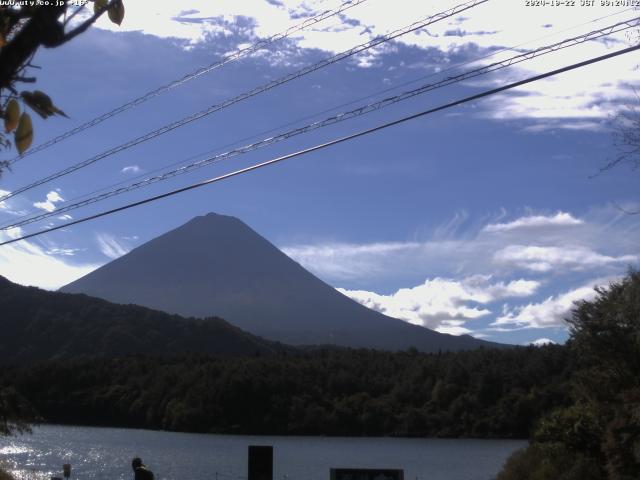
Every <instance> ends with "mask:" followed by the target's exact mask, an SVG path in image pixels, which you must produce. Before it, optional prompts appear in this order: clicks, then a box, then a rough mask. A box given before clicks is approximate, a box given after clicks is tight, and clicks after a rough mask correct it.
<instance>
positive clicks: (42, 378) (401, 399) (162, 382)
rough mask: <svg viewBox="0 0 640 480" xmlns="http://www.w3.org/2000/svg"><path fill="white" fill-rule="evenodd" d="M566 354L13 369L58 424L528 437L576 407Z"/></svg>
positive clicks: (99, 362) (332, 356)
mask: <svg viewBox="0 0 640 480" xmlns="http://www.w3.org/2000/svg"><path fill="white" fill-rule="evenodd" d="M571 370H572V362H571V359H570V356H569V355H568V352H567V350H566V349H565V348H563V347H559V346H547V347H530V348H520V349H506V350H504V349H501V350H483V349H480V350H475V351H469V352H465V353H456V354H440V355H438V354H420V353H418V352H416V351H407V352H398V353H390V352H379V351H373V350H342V349H326V350H317V351H312V352H307V353H296V354H279V355H261V356H254V357H211V356H187V357H181V358H149V357H129V358H119V359H95V360H91V361H65V362H55V363H44V364H39V365H32V366H22V367H14V368H8V369H4V370H3V372H2V373H1V374H0V382H2V383H5V384H10V385H13V386H14V387H15V388H16V389H17V390H18V391H20V392H21V393H22V394H23V395H24V396H25V397H26V398H28V399H29V400H30V401H31V403H32V405H33V406H34V407H35V409H36V410H37V411H38V412H39V414H40V415H41V416H42V417H43V418H44V419H46V420H47V421H50V422H62V423H75V424H78V423H81V424H91V425H118V426H129V427H146V428H154V429H168V430H181V431H194V432H225V433H260V434H309V435H401V436H447V437H458V436H465V437H500V438H505V437H509V438H525V437H528V435H529V433H530V432H531V429H532V427H533V425H534V422H535V419H537V418H539V417H540V416H541V415H542V414H544V413H546V412H549V411H550V410H551V409H553V408H556V407H558V406H562V405H566V404H567V401H568V388H567V385H568V378H569V376H570V374H571Z"/></svg>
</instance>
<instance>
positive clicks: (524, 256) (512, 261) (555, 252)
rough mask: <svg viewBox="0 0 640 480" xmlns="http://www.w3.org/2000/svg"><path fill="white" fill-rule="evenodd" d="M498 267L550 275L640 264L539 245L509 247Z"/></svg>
mask: <svg viewBox="0 0 640 480" xmlns="http://www.w3.org/2000/svg"><path fill="white" fill-rule="evenodd" d="M493 258H494V260H495V261H496V262H497V263H502V264H509V265H512V266H515V267H518V268H523V269H525V270H531V271H534V272H549V271H551V270H554V269H557V268H562V269H569V270H589V269H593V268H597V267H602V266H607V265H611V264H618V265H628V264H630V263H633V262H637V261H638V258H639V257H638V256H637V255H621V256H618V257H613V256H609V255H602V254H600V253H597V252H595V251H593V250H591V249H590V248H586V247H581V246H558V247H542V246H537V245H509V246H508V247H505V248H503V249H501V250H499V251H498V252H496V253H495V255H494V257H493Z"/></svg>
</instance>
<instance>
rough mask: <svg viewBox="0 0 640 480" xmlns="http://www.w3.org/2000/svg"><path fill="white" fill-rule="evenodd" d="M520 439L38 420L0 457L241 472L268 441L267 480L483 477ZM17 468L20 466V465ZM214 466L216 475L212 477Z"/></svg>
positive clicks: (80, 474) (85, 472)
mask: <svg viewBox="0 0 640 480" xmlns="http://www.w3.org/2000/svg"><path fill="white" fill-rule="evenodd" d="M525 443H526V442H524V441H520V440H450V439H407V438H330V437H269V436H261V437H256V436H239V435H238V436H236V435H201V434H185V433H173V432H158V431H150V430H132V429H117V428H93V427H64V426H41V427H37V428H35V429H34V432H33V435H25V436H21V437H9V438H3V439H2V444H0V461H4V462H7V463H9V465H18V466H19V468H21V469H26V470H27V471H29V470H31V471H35V472H37V473H38V474H39V475H38V478H42V479H48V478H49V477H50V476H51V475H54V474H58V475H60V474H61V468H62V464H63V463H71V464H72V466H73V472H72V473H73V476H72V478H77V479H80V480H84V479H105V480H106V479H109V480H113V479H129V478H131V477H132V473H131V470H130V467H129V465H130V461H131V458H132V457H134V456H141V457H142V458H143V460H144V461H145V463H147V464H148V465H149V467H150V468H151V469H152V470H153V471H154V473H155V474H156V479H157V480H177V479H202V480H204V479H216V478H218V479H219V480H225V479H231V478H235V479H244V478H246V475H247V446H248V445H273V447H274V479H287V480H303V479H304V480H327V479H328V478H329V469H330V468H331V467H387V468H403V469H404V471H405V479H407V480H415V479H416V478H417V479H418V480H423V479H429V480H489V479H491V478H494V477H495V475H496V474H497V473H498V471H499V470H500V468H501V467H502V465H503V463H504V462H505V460H506V458H507V457H508V456H509V454H510V453H512V452H513V451H515V450H516V449H518V448H521V447H523V446H524V445H525ZM23 471H24V470H23ZM216 473H217V476H216Z"/></svg>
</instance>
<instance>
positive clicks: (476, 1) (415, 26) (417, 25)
mask: <svg viewBox="0 0 640 480" xmlns="http://www.w3.org/2000/svg"><path fill="white" fill-rule="evenodd" d="M488 1H489V0H471V1H469V2H466V3H463V4H460V5H457V6H455V7H453V8H450V9H448V10H445V11H444V12H440V13H437V14H435V15H430V16H428V17H426V18H424V19H422V20H419V21H417V22H414V23H412V24H410V25H408V26H406V27H403V28H400V29H397V30H394V31H393V32H390V33H388V34H386V35H382V36H380V37H376V38H374V39H373V40H370V41H368V42H365V43H363V44H360V45H357V46H355V47H353V48H350V49H349V50H346V51H344V52H341V53H338V54H337V55H334V56H332V57H329V58H327V59H324V60H322V61H320V62H317V63H314V64H313V65H309V66H307V67H304V68H302V69H300V70H298V71H296V72H294V73H290V74H289V75H286V76H284V77H281V78H279V79H277V80H272V81H271V82H268V83H266V84H264V85H261V86H259V87H256V88H254V89H253V90H250V91H248V92H245V93H242V94H240V95H238V96H236V97H234V98H231V99H229V100H226V101H224V102H222V103H220V104H215V105H212V106H210V107H208V108H206V109H204V110H201V111H199V112H196V113H194V114H192V115H189V116H187V117H184V118H182V119H181V120H178V121H176V122H173V123H170V124H168V125H165V126H163V127H161V128H159V129H157V130H153V131H151V132H148V133H146V134H144V135H142V136H140V137H137V138H135V139H133V140H130V141H128V142H126V143H123V144H121V145H118V146H117V147H114V148H111V149H109V150H106V151H104V152H102V153H99V154H98V155H94V156H93V157H91V158H89V159H87V160H84V161H82V162H79V163H76V164H74V165H72V166H70V167H67V168H65V169H63V170H60V171H58V172H56V173H53V174H51V175H49V176H47V177H44V178H42V179H40V180H36V181H35V182H32V183H30V184H28V185H26V186H23V187H20V188H18V189H16V190H13V191H11V192H9V193H7V194H5V195H3V196H1V197H0V202H3V201H5V200H8V199H9V198H12V197H14V196H16V195H19V194H21V193H23V192H26V191H28V190H31V189H32V188H35V187H37V186H40V185H43V184H45V183H48V182H50V181H52V180H55V179H58V178H60V177H63V176H66V175H69V174H70V173H73V172H76V171H78V170H80V169H82V168H85V167H87V166H89V165H92V164H94V163H96V162H98V161H100V160H102V159H104V158H107V157H110V156H111V155H114V154H116V153H119V152H121V151H123V150H127V149H129V148H131V147H133V146H135V145H138V144H140V143H143V142H146V141H148V140H151V139H154V138H156V137H159V136H160V135H163V134H165V133H168V132H170V131H172V130H175V129H176V128H180V127H183V126H185V125H187V124H189V123H191V122H194V121H196V120H199V119H201V118H203V117H206V116H208V115H211V114H212V113H214V112H218V111H220V110H223V109H225V108H227V107H229V106H231V105H233V104H236V103H238V102H241V101H243V100H247V99H249V98H251V97H254V96H256V95H258V94H260V93H263V92H266V91H268V90H271V89H272V88H275V87H278V86H280V85H282V84H285V83H288V82H290V81H292V80H294V79H297V78H300V77H302V76H305V75H308V74H309V73H312V72H315V71H316V70H319V69H321V68H324V67H326V66H329V65H332V64H334V63H336V62H339V61H340V60H344V59H345V58H349V57H351V56H353V55H356V54H358V53H361V52H363V51H366V50H369V49H371V48H373V47H375V46H378V45H381V44H383V43H386V42H388V41H390V40H393V39H395V38H398V37H400V36H402V35H406V34H408V33H410V32H414V31H416V30H419V29H421V28H424V27H426V26H428V25H431V24H433V23H436V22H439V21H441V20H444V19H446V18H450V17H452V16H454V15H456V14H458V13H460V12H463V11H465V10H468V9H470V8H473V7H475V6H477V5H480V4H482V3H486V2H488Z"/></svg>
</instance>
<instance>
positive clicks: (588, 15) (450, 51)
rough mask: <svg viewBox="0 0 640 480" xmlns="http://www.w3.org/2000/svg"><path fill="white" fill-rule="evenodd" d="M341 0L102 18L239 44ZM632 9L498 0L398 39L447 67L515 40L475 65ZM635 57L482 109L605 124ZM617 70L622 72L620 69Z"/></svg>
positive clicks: (159, 9)
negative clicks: (436, 55) (436, 56)
mask: <svg viewBox="0 0 640 480" xmlns="http://www.w3.org/2000/svg"><path fill="white" fill-rule="evenodd" d="M340 3H341V1H340V0H328V1H319V0H305V1H302V2H301V1H300V0H285V1H283V2H282V3H281V4H280V3H275V2H266V1H264V0H243V1H242V2H238V1H236V0H218V1H216V2H211V1H209V0H192V1H191V2H190V3H189V10H188V11H184V5H183V4H181V3H179V2H130V4H128V5H127V15H126V17H125V21H124V22H123V24H122V26H120V27H118V26H115V25H113V24H112V23H110V22H109V21H108V19H107V18H101V19H100V20H99V21H98V22H97V27H98V28H103V29H108V30H112V31H117V32H122V31H137V32H143V33H146V34H150V35H155V36H158V37H162V38H177V39H179V40H181V41H183V42H184V43H185V45H186V46H194V45H196V44H198V43H201V42H204V41H207V40H208V39H210V38H211V37H214V38H216V39H219V38H223V37H227V38H229V40H230V41H236V42H237V47H238V48H242V47H243V46H246V45H248V44H251V43H253V42H255V41H256V40H257V39H258V38H262V39H264V38H268V37H270V36H272V35H274V34H275V33H277V32H281V31H284V30H285V29H287V28H289V27H290V26H292V25H293V24H296V23H299V22H301V21H302V16H303V15H304V16H311V15H315V14H318V13H320V12H322V11H325V10H328V9H333V8H336V7H337V6H338V5H340ZM458 4H459V1H458V0H447V1H444V2H439V3H438V4H433V3H429V2H416V1H415V0H397V1H395V2H394V3H393V6H391V5H390V4H389V3H388V2H366V3H364V4H362V5H358V6H356V7H354V8H351V9H349V10H348V11H346V12H344V13H343V15H341V16H340V17H339V18H336V17H334V18H330V19H327V20H325V21H323V22H321V23H319V24H317V25H313V26H310V27H309V28H307V29H306V30H305V31H302V32H298V33H296V34H295V35H294V36H293V37H294V38H293V40H294V41H295V46H296V47H298V48H300V49H320V50H324V51H327V52H329V53H337V52H341V51H345V50H347V49H349V48H351V47H353V46H354V45H357V44H361V43H364V42H366V41H368V40H370V39H372V38H374V37H376V36H379V35H383V34H385V33H388V32H390V31H392V30H395V29H397V28H399V27H402V26H405V25H408V24H411V23H413V22H415V21H416V20H417V19H419V18H424V17H426V16H428V15H432V14H435V13H438V12H442V11H445V10H447V9H449V8H451V7H453V6H455V5H458ZM612 13H613V14H612ZM105 17H106V16H105ZM632 17H634V15H633V12H627V11H622V10H620V11H618V12H612V10H611V8H610V7H608V6H604V5H598V4H596V5H594V6H592V7H589V8H578V7H576V8H561V9H559V10H557V11H556V10H554V11H553V15H551V16H550V11H549V9H548V8H535V7H527V6H526V5H525V3H524V2H522V1H513V0H492V1H491V2H487V3H485V4H482V5H479V6H477V7H474V8H473V9H471V10H468V11H466V12H463V13H461V14H459V15H457V16H455V17H453V18H450V19H446V20H443V21H441V22H438V23H436V24H434V25H431V26H429V27H428V28H427V29H423V30H421V31H418V32H415V33H411V34H408V35H405V36H403V37H401V38H398V39H397V40H395V41H394V45H402V46H409V47H417V48H420V49H424V50H429V51H431V52H433V51H437V52H438V53H439V54H440V55H441V56H442V57H443V58H442V62H441V63H443V65H444V66H445V67H446V66H449V64H450V63H451V57H452V56H453V55H456V54H460V53H461V52H465V51H466V50H468V51H470V52H477V53H474V55H475V56H476V57H477V58H480V57H483V56H485V55H486V54H487V53H488V52H489V51H497V50H498V49H499V48H502V47H508V48H504V49H502V50H500V51H499V52H498V53H497V54H496V55H495V56H494V57H491V58H487V59H484V60H477V61H476V62H475V66H478V65H483V64H487V63H490V62H494V61H497V60H504V59H506V58H509V57H511V56H513V55H514V54H515V53H517V52H520V51H523V50H533V49H536V48H539V47H540V46H543V45H546V44H552V43H554V42H557V41H559V40H562V39H565V38H568V37H572V36H576V35H579V34H582V33H585V32H589V31H592V30H596V29H598V28H603V27H605V26H609V25H611V24H613V23H615V22H618V21H621V20H626V19H628V18H632ZM305 18H306V17H305ZM513 18H518V19H519V21H518V22H517V24H516V23H514V22H513V21H511V19H513ZM550 19H551V23H552V24H550ZM625 42H626V38H625V32H619V33H616V34H614V35H612V36H610V37H608V39H607V41H606V42H605V41H590V42H585V43H583V44H580V45H577V46H573V47H572V48H568V49H564V50H559V51H555V52H554V53H553V54H550V55H545V56H540V57H538V58H536V59H533V60H529V61H527V62H524V63H522V64H520V65H517V66H513V67H511V68H509V69H507V70H504V71H501V72H500V73H497V74H495V75H493V76H490V77H486V79H485V77H481V78H482V79H483V80H482V81H480V82H478V81H476V82H475V83H474V84H473V85H475V86H483V85H487V84H490V85H496V84H502V83H504V82H505V81H506V80H508V79H511V80H514V79H522V78H524V77H525V76H528V75H532V74H536V73H540V72H543V71H548V70H550V69H553V68H557V67H558V66H564V65H567V64H571V63H575V62H576V61H580V60H584V59H587V58H590V57H594V56H598V55H602V54H604V53H609V52H611V51H612V50H613V49H616V48H621V47H622V46H626V43H625ZM277 47H279V48H273V49H271V50H269V51H267V50H262V51H260V52H258V53H257V55H256V56H261V57H263V58H269V59H270V60H271V61H272V63H274V64H286V63H287V62H292V61H294V62H295V59H294V60H292V55H291V54H288V55H285V56H284V57H283V56H282V51H283V49H286V47H283V44H282V43H280V44H278V45H277ZM389 48H391V49H393V46H392V47H384V48H380V49H378V50H377V51H372V52H369V53H367V54H363V55H361V56H358V57H356V58H355V59H353V61H352V62H351V63H352V64H355V65H358V66H360V67H363V68H368V67H372V66H376V65H381V62H380V58H381V54H382V53H383V52H385V51H389ZM465 49H466V50H465ZM292 51H293V50H292ZM422 63H423V64H424V65H423V66H422V67H420V68H427V69H428V70H429V73H432V72H433V69H434V67H433V65H430V64H429V63H428V62H422ZM636 63H637V62H636V59H635V57H634V56H633V55H625V56H622V57H618V58H616V59H611V60H608V61H605V62H602V63H599V64H594V65H590V66H589V67H587V68H584V69H580V70H577V71H574V72H567V73H564V74H563V75H561V76H557V77H553V78H550V79H546V80H543V81H538V82H535V84H531V85H524V86H521V87H519V88H518V89H516V90H514V91H513V94H503V95H500V96H499V97H495V98H489V99H487V100H485V101H484V102H483V103H482V110H481V111H482V112H483V113H482V115H483V116H488V117H490V118H493V119H496V120H512V119H533V120H535V121H536V122H537V123H536V124H534V125H530V126H528V127H526V128H527V129H529V128H533V129H537V130H538V131H540V130H544V129H548V128H570V129H576V128H578V129H600V128H602V124H601V123H600V122H599V120H603V119H606V118H607V117H608V116H609V115H610V114H612V113H614V112H615V110H616V109H617V105H618V104H619V100H620V99H621V98H631V97H632V96H633V92H632V91H631V90H630V89H629V88H628V87H625V82H626V83H627V84H634V82H636V73H635V70H634V69H635V67H636ZM437 68H441V67H440V66H438V67H437ZM466 68H472V66H468V67H466ZM612 71H613V72H615V73H616V74H615V76H613V77H612V75H611V72H612ZM505 72H506V73H505ZM612 78H614V80H612ZM469 85H471V83H469ZM549 119H563V120H567V119H569V120H573V121H559V122H557V123H554V122H549V121H547V120H549Z"/></svg>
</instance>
